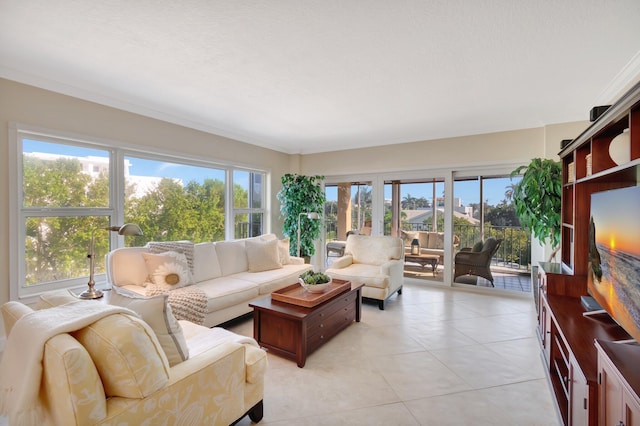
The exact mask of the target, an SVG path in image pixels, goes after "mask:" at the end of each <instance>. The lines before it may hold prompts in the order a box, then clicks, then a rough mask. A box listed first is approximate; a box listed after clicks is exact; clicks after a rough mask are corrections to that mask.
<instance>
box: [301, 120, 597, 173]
mask: <svg viewBox="0 0 640 426" xmlns="http://www.w3.org/2000/svg"><path fill="white" fill-rule="evenodd" d="M588 124H589V123H588V122H575V123H565V124H554V125H551V126H546V127H540V128H535V129H524V130H514V131H508V132H497V133H487V134H482V135H472V136H464V137H457V138H448V139H437V140H431V141H422V142H411V143H404V144H398V145H385V146H379V147H371V148H362V149H352V150H345V151H335V152H327V153H320V154H310V155H305V156H303V157H302V159H301V163H300V170H301V172H302V173H304V174H321V175H325V176H331V175H345V174H357V173H381V172H393V171H412V170H424V169H429V168H438V169H451V170H460V169H464V168H468V167H487V166H500V165H504V164H526V163H528V162H529V160H531V159H532V158H535V157H550V158H557V153H558V151H560V141H561V140H562V139H573V138H575V137H576V136H578V135H579V134H580V133H581V132H582V131H583V130H584V129H585V128H586V127H587V125H588Z"/></svg>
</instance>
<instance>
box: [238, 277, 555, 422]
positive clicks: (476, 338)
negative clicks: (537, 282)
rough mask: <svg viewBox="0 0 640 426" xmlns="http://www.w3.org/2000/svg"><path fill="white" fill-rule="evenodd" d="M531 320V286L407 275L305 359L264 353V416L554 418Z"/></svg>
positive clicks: (245, 327)
mask: <svg viewBox="0 0 640 426" xmlns="http://www.w3.org/2000/svg"><path fill="white" fill-rule="evenodd" d="M409 281H411V282H409ZM535 324H536V319H535V309H534V305H533V300H532V298H531V297H530V296H529V295H523V294H519V295H517V296H516V295H514V296H510V295H504V294H487V292H486V291H485V292H478V291H473V290H472V289H471V290H470V289H458V288H454V289H451V288H448V287H444V286H435V285H427V284H425V283H424V282H420V281H418V280H406V282H405V285H404V291H403V294H402V295H400V296H397V297H396V296H394V297H392V298H391V299H390V301H389V302H388V303H387V307H386V310H385V311H380V310H379V309H378V308H377V305H376V304H374V303H365V304H364V305H363V314H362V322H360V323H354V324H352V325H350V326H349V327H348V328H347V329H346V330H344V331H343V332H341V333H340V334H339V335H338V336H336V337H334V338H333V339H332V340H331V341H329V342H328V343H327V344H325V346H323V347H321V348H320V349H318V350H317V351H316V352H314V353H313V354H312V355H310V356H309V358H308V359H307V363H306V366H305V367H304V368H302V369H301V368H298V367H297V366H296V364H295V363H294V362H293V361H288V360H285V359H283V358H279V357H278V356H275V355H271V354H269V355H268V361H269V367H268V370H267V376H266V386H265V399H264V402H265V412H264V419H263V420H262V422H261V423H260V424H265V425H279V426H284V425H296V426H299V425H327V426H329V425H385V426H387V425H492V426H495V425H557V424H559V422H558V417H557V415H556V411H555V408H554V405H553V402H552V399H551V394H550V390H549V387H548V385H547V381H546V379H545V374H544V371H543V368H542V363H541V360H540V355H539V354H540V348H539V345H538V342H537V339H536V335H535ZM230 329H232V330H233V331H235V332H237V333H240V334H244V335H248V336H251V335H252V320H251V318H246V319H244V320H240V321H239V322H236V323H235V324H232V325H231V326H230ZM249 424H251V422H250V420H249V419H248V418H245V419H243V420H242V421H241V422H240V425H243V426H246V425H249Z"/></svg>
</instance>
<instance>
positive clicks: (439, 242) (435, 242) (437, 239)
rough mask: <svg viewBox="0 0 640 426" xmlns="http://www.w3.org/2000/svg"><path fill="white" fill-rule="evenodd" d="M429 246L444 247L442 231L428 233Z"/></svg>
mask: <svg viewBox="0 0 640 426" xmlns="http://www.w3.org/2000/svg"><path fill="white" fill-rule="evenodd" d="M429 248H430V249H443V248H444V233H442V232H430V233H429Z"/></svg>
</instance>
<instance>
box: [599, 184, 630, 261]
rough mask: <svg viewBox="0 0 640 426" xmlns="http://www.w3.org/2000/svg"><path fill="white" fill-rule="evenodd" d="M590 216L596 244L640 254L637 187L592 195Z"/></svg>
mask: <svg viewBox="0 0 640 426" xmlns="http://www.w3.org/2000/svg"><path fill="white" fill-rule="evenodd" d="M591 216H592V217H593V222H594V224H595V227H596V241H597V242H598V243H600V244H603V245H605V246H607V247H609V248H611V249H617V250H622V251H625V252H627V253H634V254H637V255H640V244H639V243H638V241H640V219H639V217H640V187H637V186H633V187H631V188H624V189H616V190H612V191H604V192H598V193H596V194H592V195H591Z"/></svg>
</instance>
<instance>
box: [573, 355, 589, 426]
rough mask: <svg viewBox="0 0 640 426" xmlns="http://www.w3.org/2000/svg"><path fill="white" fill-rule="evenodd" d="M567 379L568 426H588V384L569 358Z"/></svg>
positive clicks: (575, 364)
mask: <svg viewBox="0 0 640 426" xmlns="http://www.w3.org/2000/svg"><path fill="white" fill-rule="evenodd" d="M569 368H570V372H569V377H570V378H571V379H570V380H571V383H570V385H569V396H570V398H571V401H569V424H570V425H573V426H578V425H581V426H582V425H583V426H588V425H589V384H588V383H587V379H586V378H585V377H584V374H582V371H581V370H580V368H579V367H578V365H577V361H576V360H575V359H573V356H572V357H571V361H570V367H569Z"/></svg>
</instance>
